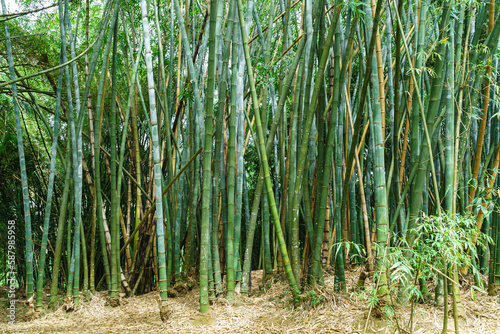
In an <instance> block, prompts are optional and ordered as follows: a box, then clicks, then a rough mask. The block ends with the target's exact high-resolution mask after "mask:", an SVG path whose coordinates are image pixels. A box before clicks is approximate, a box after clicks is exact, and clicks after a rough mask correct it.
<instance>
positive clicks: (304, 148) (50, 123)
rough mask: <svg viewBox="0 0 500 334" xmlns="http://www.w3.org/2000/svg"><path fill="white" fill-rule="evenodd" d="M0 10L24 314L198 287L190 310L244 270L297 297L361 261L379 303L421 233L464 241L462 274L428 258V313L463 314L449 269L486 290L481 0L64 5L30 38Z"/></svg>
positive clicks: (498, 243) (494, 51) (19, 21)
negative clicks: (467, 236) (91, 297)
mask: <svg viewBox="0 0 500 334" xmlns="http://www.w3.org/2000/svg"><path fill="white" fill-rule="evenodd" d="M2 8H3V15H2V16H1V18H2V22H3V25H4V26H5V35H4V37H3V40H5V46H6V47H5V49H3V50H2V51H0V53H1V54H2V58H1V63H2V67H1V68H2V79H1V80H2V81H1V82H0V93H1V94H2V95H1V98H0V108H1V110H2V115H5V119H6V121H5V126H4V127H3V128H1V129H0V131H1V132H0V137H1V138H0V139H1V140H2V142H0V145H2V146H0V149H1V150H0V155H1V156H4V155H5V156H7V155H8V153H9V147H11V146H12V147H14V148H15V147H16V146H17V150H18V156H19V165H18V164H17V160H16V161H13V160H8V163H6V164H5V166H4V167H1V168H0V169H2V178H6V177H7V173H14V174H15V178H16V180H14V181H15V182H14V181H11V180H9V181H7V180H4V181H1V183H2V184H5V185H6V186H7V188H10V189H9V191H10V193H11V194H12V193H14V194H16V195H15V199H14V200H13V201H12V203H14V204H12V205H5V206H2V207H1V210H2V212H1V215H2V216H5V217H7V218H9V219H16V221H17V224H18V226H19V229H18V234H17V236H18V240H19V242H18V245H17V247H18V253H19V259H20V261H19V263H18V264H17V266H18V269H19V270H18V272H19V275H18V280H19V282H20V283H21V285H23V286H24V287H25V289H26V293H27V297H28V298H29V297H30V296H31V295H32V294H33V293H35V292H36V305H37V308H39V309H41V308H43V300H42V297H43V293H42V292H43V288H44V287H45V286H47V285H50V296H51V297H50V303H51V305H53V306H56V305H58V297H57V296H58V290H61V289H65V290H66V294H67V295H68V296H73V302H74V304H75V305H78V303H79V296H80V291H83V292H84V294H86V293H87V292H88V291H95V290H101V289H103V290H108V291H109V300H110V303H111V305H117V304H118V303H119V292H120V291H122V292H124V293H126V294H127V295H131V294H140V293H144V292H148V291H151V290H156V289H157V290H159V292H160V299H161V300H165V299H166V298H168V297H167V296H168V295H169V291H171V290H172V288H173V287H174V286H175V285H176V284H185V282H188V283H189V284H193V282H194V281H193V280H192V279H193V278H194V279H195V281H196V282H197V283H198V284H199V286H200V310H201V312H206V311H207V310H208V309H209V297H210V296H214V297H221V296H223V295H225V296H226V298H227V300H228V301H229V302H230V303H232V302H233V300H234V297H235V293H236V292H237V291H239V292H241V294H243V295H246V294H249V293H250V280H251V271H252V270H255V269H260V268H262V269H263V271H264V277H265V278H266V279H268V278H270V277H271V276H272V275H276V274H284V277H286V279H287V280H288V282H289V284H290V288H291V291H292V294H293V296H295V297H297V296H298V295H300V293H301V289H302V288H303V287H305V286H307V285H310V284H323V271H324V268H325V267H329V266H332V267H333V268H334V272H335V280H336V287H337V289H338V290H339V291H341V290H345V289H346V279H345V268H346V267H347V266H353V265H365V264H366V270H365V273H363V275H362V276H363V277H366V276H370V275H374V278H375V281H376V283H377V285H376V286H377V296H378V303H379V304H380V305H384V304H385V303H388V302H389V295H390V294H391V291H392V287H393V283H394V282H393V280H392V279H391V275H392V273H393V270H394V264H395V262H397V261H396V259H395V258H394V256H393V254H395V253H396V252H397V250H402V251H401V252H400V253H398V254H399V256H400V257H401V258H405V259H407V260H408V263H414V262H411V259H415V258H416V257H415V255H414V254H416V253H415V252H416V251H417V250H419V249H422V248H421V247H424V246H423V245H424V244H423V243H422V242H426V241H429V240H431V239H432V238H434V237H435V236H436V235H439V233H438V234H433V232H430V231H429V230H428V229H427V228H428V226H434V227H436V228H437V227H438V226H443V227H444V228H445V229H446V228H449V229H450V230H452V229H459V228H463V227H464V226H465V227H466V228H467V229H469V230H470V231H472V232H471V233H472V242H471V244H472V245H471V244H469V246H467V247H462V248H461V249H460V253H461V254H462V255H464V256H463V257H464V258H469V259H470V261H465V260H464V261H465V262H460V261H458V260H456V261H452V260H451V255H450V256H449V257H447V256H443V255H433V256H434V260H436V261H437V263H442V265H443V266H442V269H441V270H440V271H438V272H435V274H436V282H437V288H436V296H435V298H436V303H437V304H440V305H443V303H444V302H443V300H444V299H443V296H444V298H447V295H448V289H449V288H451V290H450V291H449V293H450V294H451V295H452V297H453V305H454V308H455V306H456V307H457V308H455V310H456V309H459V308H460V298H459V297H460V296H459V289H458V286H457V283H458V272H459V271H462V272H463V273H464V274H466V273H468V272H470V273H474V274H475V278H476V284H478V285H481V283H482V282H481V278H480V275H479V272H482V273H488V275H489V276H488V277H489V280H488V282H484V283H487V284H488V290H489V292H490V293H491V294H493V295H495V294H498V293H499V292H500V218H499V204H500V202H499V200H498V197H499V195H500V193H499V191H498V189H499V181H498V180H497V173H498V169H499V161H500V114H499V108H498V106H499V105H498V97H499V95H498V94H497V93H498V84H499V83H500V77H499V76H498V53H499V52H498V51H499V49H498V42H499V36H500V14H499V9H500V8H499V6H498V4H497V3H496V2H495V1H494V0H489V1H484V2H475V1H443V2H440V1H429V0H420V1H402V0H399V1H397V0H396V1H381V0H377V1H376V0H371V1H368V0H363V1H360V2H344V1H339V0H335V1H333V2H331V1H326V0H304V1H297V2H295V3H293V2H292V1H291V0H287V1H282V0H280V1H273V0H268V1H260V2H259V1H255V0H247V1H246V3H243V2H242V0H228V1H223V0H211V1H209V2H208V3H200V2H198V1H185V2H180V1H179V0H172V1H170V2H159V1H156V0H151V1H147V0H141V1H140V2H139V4H138V3H136V2H130V1H128V0H114V1H113V0H107V1H105V2H104V3H103V4H99V5H98V4H92V2H91V1H90V0H86V1H81V2H72V3H69V1H68V0H66V1H65V2H63V1H59V3H58V4H57V6H56V8H55V9H53V12H51V11H50V10H49V9H47V10H46V11H48V12H41V14H36V15H39V18H40V17H41V18H45V19H46V20H48V21H50V22H52V24H53V27H52V30H51V31H48V32H47V34H46V35H45V36H37V35H36V34H37V31H38V30H37V29H39V27H37V25H34V24H31V25H24V26H23V22H24V23H25V22H29V20H30V19H33V15H35V14H29V15H28V13H25V14H20V15H10V14H8V11H7V8H6V6H5V3H4V0H2ZM51 10H52V9H51ZM30 15H31V16H30ZM56 26H57V29H55V28H54V27H56ZM12 31H14V32H15V34H16V35H18V36H21V37H19V38H13V37H12ZM33 34H35V35H33ZM23 35H30V36H24V37H23ZM23 38H25V39H27V40H28V41H35V40H39V41H43V45H42V46H41V47H40V49H38V50H36V52H35V53H33V52H34V51H35V48H36V47H35V46H34V45H31V44H29V43H25V42H23ZM2 43H3V42H2ZM57 56H59V57H58V59H57ZM26 63H35V64H36V65H35V66H32V65H29V66H26V65H25V64H26ZM56 77H57V79H56ZM12 110H13V112H12ZM11 115H13V116H15V117H11ZM34 122H36V124H38V126H37V127H35V126H34V125H33V124H34ZM27 125H29V127H28V126H27ZM13 134H14V135H13ZM16 134H17V144H16V145H14V144H11V146H9V145H8V144H9V142H10V141H12V138H15V136H16ZM13 136H14V137H13ZM32 141H36V142H35V146H36V145H39V146H40V148H37V149H39V150H40V152H39V151H37V150H35V148H36V147H35V148H34V147H33V144H32V143H31V142H32ZM27 142H28V143H29V145H30V146H29V149H26V147H27ZM41 142H43V144H42V143H41ZM42 145H44V146H45V148H44V149H41V146H42ZM26 152H28V153H26ZM14 153H15V152H14ZM1 156H0V157H1ZM30 159H34V160H33V161H32V162H30ZM5 161H7V160H5ZM27 162H30V163H28V164H27ZM19 166H20V168H19ZM19 171H20V173H19ZM18 175H20V177H18ZM3 188H5V187H3ZM7 188H5V189H1V190H0V194H2V198H4V197H6V196H8V195H6V192H7ZM20 203H23V205H22V206H21V205H20ZM51 213H52V214H51ZM465 220H467V221H471V222H472V223H471V224H468V225H464V224H465V223H460V222H463V221H465ZM457 222H458V223H457ZM0 228H1V229H4V228H6V227H5V226H4V225H3V222H2V225H1V226H0ZM22 230H24V232H25V233H24V234H23V235H21V231H22ZM2 231H3V230H2ZM2 233H3V232H2ZM444 234H446V233H442V235H444ZM457 238H458V237H457ZM21 240H22V242H21ZM432 240H434V239H432ZM440 240H441V239H440ZM476 242H477V243H478V245H479V244H481V245H485V246H486V247H482V248H481V247H478V248H477V250H478V253H477V252H476V248H475V247H474V246H473V244H474V243H476ZM429 243H430V241H429ZM1 247H4V245H3V244H2V246H1ZM443 254H445V251H444V250H443ZM450 254H451V253H450ZM21 259H22V261H21ZM4 260H5V259H3V257H2V259H0V261H4ZM0 263H4V262H0ZM464 263H466V264H464ZM418 265H422V266H423V265H424V264H422V262H419V263H418ZM413 269H414V270H415V272H414V273H415V275H416V278H417V280H418V281H419V282H420V289H421V294H422V296H423V299H424V300H427V298H428V297H429V295H430V294H429V291H428V290H427V284H426V280H427V279H428V277H426V276H425V275H420V274H419V272H420V270H419V269H418V268H416V267H413ZM1 270H3V268H2V269H0V273H1ZM478 270H479V271H478ZM412 275H413V272H408V273H407V277H406V278H407V279H406V280H401V283H400V284H399V290H400V296H401V295H404V293H401V291H403V289H404V288H405V285H407V284H409V283H408V282H410V281H411V277H410V276H412ZM183 282H184V283H183ZM405 282H406V283H405ZM450 282H452V284H451V285H450ZM362 284H363V278H360V281H359V282H358V285H362ZM403 299H404V298H403ZM445 304H446V305H445V307H447V302H446V303H445ZM160 305H161V304H160ZM160 307H161V308H162V306H160ZM163 308H164V306H163ZM163 311H165V310H162V312H163Z"/></svg>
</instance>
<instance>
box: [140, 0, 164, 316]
mask: <svg viewBox="0 0 500 334" xmlns="http://www.w3.org/2000/svg"><path fill="white" fill-rule="evenodd" d="M141 14H142V28H143V34H144V50H145V54H146V57H145V60H146V69H147V79H148V93H149V94H148V95H149V112H150V117H151V130H152V131H151V136H152V139H153V158H154V186H155V187H154V188H155V189H154V191H155V200H156V238H157V251H158V252H157V258H158V269H159V284H160V298H161V300H162V301H165V300H166V299H167V272H166V269H167V268H166V254H165V229H164V226H163V203H162V187H161V161H160V146H159V142H158V140H159V138H158V121H157V119H158V117H157V114H156V96H155V90H154V87H155V83H154V77H153V64H152V59H151V37H150V29H149V20H148V10H147V5H146V1H145V0H141ZM166 307H167V306H166V304H164V303H163V304H160V315H163V312H165V311H166ZM163 319H164V317H163V316H162V320H163Z"/></svg>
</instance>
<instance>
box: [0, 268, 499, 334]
mask: <svg viewBox="0 0 500 334" xmlns="http://www.w3.org/2000/svg"><path fill="white" fill-rule="evenodd" d="M360 270H361V269H357V270H356V271H351V272H349V273H347V275H348V286H353V284H354V282H355V281H356V279H357V277H358V276H359V271H360ZM261 277H262V271H256V272H253V279H252V291H253V294H252V296H250V297H248V298H246V297H243V296H241V295H237V296H236V299H235V302H234V304H233V305H229V304H228V303H227V301H226V300H225V299H219V300H218V301H216V302H215V303H214V305H212V306H211V307H210V311H209V312H208V313H206V314H200V313H199V312H198V308H199V300H198V296H199V290H198V289H194V290H192V291H190V292H189V293H188V294H186V295H185V296H183V297H178V298H169V299H168V301H167V304H168V307H169V308H170V310H171V311H172V315H171V316H170V318H169V320H167V322H165V323H163V322H162V321H161V319H160V316H159V311H158V303H157V295H158V293H149V294H145V295H142V296H137V297H131V298H123V299H122V300H121V305H120V306H118V307H115V308H113V307H110V306H105V299H106V298H105V297H106V294H105V293H100V294H97V295H95V296H93V298H92V300H90V301H88V302H84V303H82V305H81V307H80V308H78V309H76V310H74V311H73V312H69V313H67V312H66V311H65V310H63V308H62V307H61V308H59V309H58V310H57V311H55V312H52V313H46V314H43V315H41V316H40V317H39V318H38V319H33V317H31V316H29V311H27V308H26V306H25V305H24V304H23V303H21V302H19V303H17V311H16V324H15V325H9V324H8V323H7V321H8V318H7V310H6V307H7V306H6V305H8V304H7V302H8V301H7V299H6V296H5V295H4V294H2V296H1V297H2V298H1V299H0V307H1V309H0V333H45V334H48V333H409V331H408V330H409V326H408V324H409V320H410V309H411V308H410V307H409V306H407V307H399V308H397V309H396V316H395V317H393V318H392V319H388V318H385V319H384V318H383V319H374V317H372V316H370V318H369V320H368V321H367V316H368V314H369V313H371V311H370V308H369V306H368V304H367V302H366V300H362V296H361V295H360V294H359V293H352V292H351V293H344V294H336V293H333V280H334V279H333V276H329V277H326V279H325V285H326V286H325V287H324V288H322V289H314V290H312V292H309V293H308V296H309V297H308V299H306V302H303V303H302V304H301V305H300V306H298V307H295V308H294V307H293V305H292V304H291V303H290V298H291V294H290V292H289V290H287V288H288V287H287V284H286V283H285V282H280V281H278V282H275V283H274V284H273V285H272V286H271V287H270V288H269V289H268V290H266V291H262V292H264V293H262V292H259V291H258V287H259V285H260V283H261ZM472 297H473V296H472V293H471V291H470V290H468V291H463V292H462V301H463V304H464V308H465V312H466V319H465V320H462V321H461V324H460V333H481V334H488V333H500V304H499V298H498V297H488V296H487V295H485V294H481V293H476V294H475V297H476V300H475V301H474V300H473V299H472ZM27 313H28V314H27ZM396 322H397V323H399V325H400V327H401V328H403V330H398V329H397V325H396ZM442 323H443V308H438V307H434V306H432V305H429V304H417V305H415V310H414V316H413V333H441V330H442ZM365 328H366V330H365ZM448 332H449V333H454V332H455V331H454V325H453V319H452V318H450V319H449V321H448Z"/></svg>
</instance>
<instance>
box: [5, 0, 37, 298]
mask: <svg viewBox="0 0 500 334" xmlns="http://www.w3.org/2000/svg"><path fill="white" fill-rule="evenodd" d="M2 10H3V13H4V14H7V7H6V5H5V0H2ZM4 26H5V42H6V43H5V44H6V49H7V50H6V51H7V61H8V63H9V77H10V80H11V81H13V80H15V78H16V75H15V70H14V61H13V58H12V46H11V41H10V32H9V27H8V26H7V24H4ZM11 90H12V104H13V108H14V114H15V119H16V134H17V149H18V153H19V164H20V166H21V187H22V193H23V209H24V230H25V237H24V238H25V242H26V299H29V298H31V296H32V294H33V240H32V235H31V213H30V198H29V190H28V176H27V173H26V159H25V155H24V144H23V132H22V129H21V115H20V110H19V101H18V95H17V85H16V83H15V82H13V83H11Z"/></svg>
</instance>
